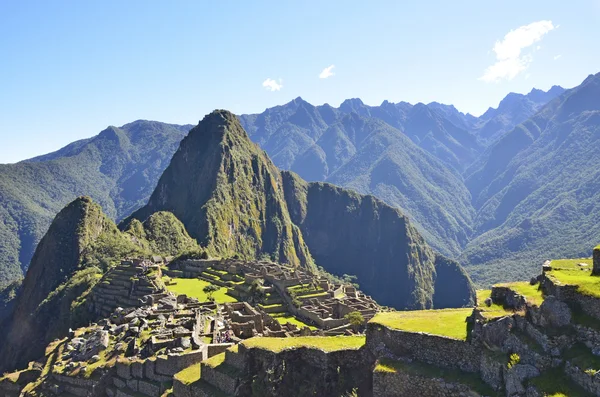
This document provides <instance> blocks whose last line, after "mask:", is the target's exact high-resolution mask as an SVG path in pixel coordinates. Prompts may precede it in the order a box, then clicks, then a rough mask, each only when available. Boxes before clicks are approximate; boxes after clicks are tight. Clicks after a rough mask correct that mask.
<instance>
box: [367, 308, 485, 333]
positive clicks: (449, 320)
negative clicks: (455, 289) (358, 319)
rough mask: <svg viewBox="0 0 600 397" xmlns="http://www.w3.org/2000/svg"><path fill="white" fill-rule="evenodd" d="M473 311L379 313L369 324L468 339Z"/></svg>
mask: <svg viewBox="0 0 600 397" xmlns="http://www.w3.org/2000/svg"><path fill="white" fill-rule="evenodd" d="M472 312H473V309H470V308H463V309H440V310H414V311H405V312H385V313H378V314H376V315H375V317H373V318H372V319H371V320H370V321H369V323H374V324H379V325H383V326H384V327H388V328H392V329H397V330H401V331H408V332H426V333H428V334H432V335H439V336H445V337H448V338H452V339H458V340H466V339H467V323H466V318H467V317H468V316H470V315H471V313H472Z"/></svg>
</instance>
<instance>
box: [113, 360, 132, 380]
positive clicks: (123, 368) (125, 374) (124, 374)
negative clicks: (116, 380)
mask: <svg viewBox="0 0 600 397" xmlns="http://www.w3.org/2000/svg"><path fill="white" fill-rule="evenodd" d="M116 367H117V375H118V376H119V377H121V378H123V379H125V380H128V379H131V364H130V363H122V362H117V365H116Z"/></svg>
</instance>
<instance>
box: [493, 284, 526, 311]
mask: <svg viewBox="0 0 600 397" xmlns="http://www.w3.org/2000/svg"><path fill="white" fill-rule="evenodd" d="M491 298H492V302H494V303H496V304H498V305H502V306H504V307H505V308H507V309H514V310H522V309H524V308H525V306H526V305H527V299H526V298H525V297H524V296H523V295H520V294H518V293H516V292H515V291H513V290H512V289H510V288H509V287H502V286H494V287H492V294H491Z"/></svg>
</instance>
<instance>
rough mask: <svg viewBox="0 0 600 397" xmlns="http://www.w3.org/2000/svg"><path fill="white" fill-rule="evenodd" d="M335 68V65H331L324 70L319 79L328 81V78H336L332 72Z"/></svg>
mask: <svg viewBox="0 0 600 397" xmlns="http://www.w3.org/2000/svg"><path fill="white" fill-rule="evenodd" d="M333 68H335V65H330V66H327V67H326V68H325V69H323V71H322V72H321V73H320V74H319V78H320V79H326V78H328V77H331V76H335V73H333V72H332V70H333Z"/></svg>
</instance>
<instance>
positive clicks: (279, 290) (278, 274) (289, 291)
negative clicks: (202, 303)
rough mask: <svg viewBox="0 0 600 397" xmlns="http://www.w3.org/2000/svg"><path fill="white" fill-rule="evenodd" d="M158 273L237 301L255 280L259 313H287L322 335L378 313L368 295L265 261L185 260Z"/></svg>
mask: <svg viewBox="0 0 600 397" xmlns="http://www.w3.org/2000/svg"><path fill="white" fill-rule="evenodd" d="M163 271H164V273H165V274H167V275H169V276H172V277H197V278H199V279H201V280H204V281H208V282H210V283H212V284H215V285H218V286H222V287H225V288H228V294H229V295H231V296H234V297H236V298H238V299H240V300H246V299H248V298H249V288H250V286H251V285H252V284H253V283H255V282H256V281H257V280H258V282H260V283H261V288H262V291H263V292H264V293H265V296H266V298H265V300H264V301H263V302H262V303H260V304H259V307H260V308H261V309H262V310H264V311H265V312H268V313H270V314H272V315H273V316H274V317H276V318H281V317H283V316H284V315H285V313H286V312H287V313H290V314H291V315H293V316H295V317H296V318H298V319H300V320H302V321H303V322H305V323H307V324H310V325H312V326H314V327H316V328H319V329H322V330H326V335H337V334H341V333H344V332H346V331H347V330H348V329H349V328H350V326H349V324H348V320H347V319H346V318H345V316H346V315H347V314H348V313H350V312H355V311H357V312H360V313H361V315H362V316H363V318H365V320H367V321H368V320H369V319H370V318H372V317H373V316H374V315H375V314H376V313H377V312H378V311H379V310H380V308H379V306H378V305H377V303H376V302H375V301H374V300H373V299H372V298H371V297H370V296H367V295H365V294H363V293H362V292H360V291H358V290H357V289H356V288H355V287H354V286H352V285H349V284H347V285H342V284H334V283H331V282H330V281H328V280H327V279H325V278H323V277H320V276H315V275H314V274H311V273H310V272H308V271H307V270H305V269H302V268H293V267H290V266H287V265H283V264H277V263H273V262H269V261H242V260H233V259H228V260H186V261H181V262H179V263H172V264H170V265H169V267H168V269H165V270H163ZM288 316H289V315H288ZM300 326H301V325H300Z"/></svg>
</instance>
